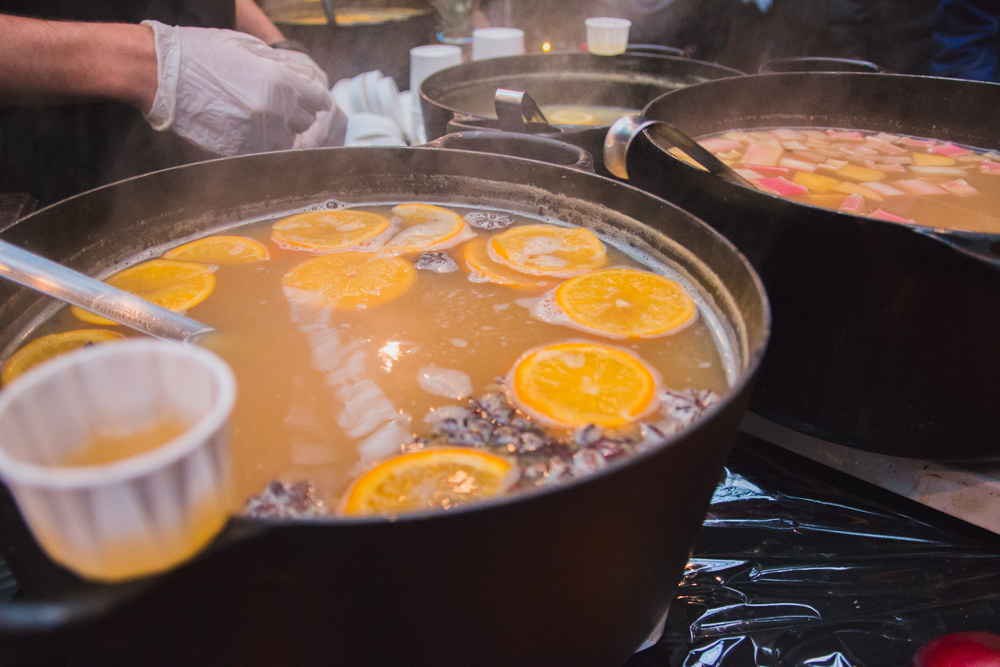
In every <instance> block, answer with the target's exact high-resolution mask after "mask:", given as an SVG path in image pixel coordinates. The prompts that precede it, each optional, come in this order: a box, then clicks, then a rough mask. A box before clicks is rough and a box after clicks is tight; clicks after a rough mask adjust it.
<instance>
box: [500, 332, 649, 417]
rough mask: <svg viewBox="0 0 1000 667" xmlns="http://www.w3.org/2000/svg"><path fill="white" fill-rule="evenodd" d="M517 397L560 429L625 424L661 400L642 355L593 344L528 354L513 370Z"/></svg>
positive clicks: (559, 347)
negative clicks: (639, 356) (640, 357)
mask: <svg viewBox="0 0 1000 667" xmlns="http://www.w3.org/2000/svg"><path fill="white" fill-rule="evenodd" d="M511 376H512V378H511V385H512V386H513V387H514V394H515V398H516V399H517V400H518V401H519V402H520V403H521V404H522V405H523V406H524V407H526V408H527V409H528V410H529V411H530V412H531V413H533V414H534V415H535V416H537V417H539V418H541V419H543V420H547V421H551V422H553V423H555V424H558V425H561V426H569V427H577V426H586V425H588V424H596V425H598V426H603V427H606V428H615V427H618V426H624V425H625V424H628V423H630V422H633V421H635V420H636V419H638V418H639V417H641V416H642V415H643V414H644V413H645V412H646V410H647V409H648V408H649V407H650V406H651V405H652V403H653V400H654V398H655V396H656V379H655V378H654V376H653V373H652V371H650V370H649V368H648V367H647V366H646V364H645V363H644V362H643V361H641V360H640V359H639V358H638V357H636V356H635V355H633V354H632V353H630V352H626V351H625V350H620V349H618V348H614V347H606V346H604V345H596V344H593V343H559V344H557V345H549V346H547V347H542V348H538V349H536V350H533V351H531V352H529V353H528V354H526V355H525V356H523V357H522V358H521V359H520V360H519V361H518V362H517V364H516V365H515V366H514V369H513V371H511Z"/></svg>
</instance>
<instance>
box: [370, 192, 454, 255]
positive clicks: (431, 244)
mask: <svg viewBox="0 0 1000 667" xmlns="http://www.w3.org/2000/svg"><path fill="white" fill-rule="evenodd" d="M392 214H393V215H396V216H399V218H400V219H402V221H403V229H402V230H400V231H399V232H397V233H396V234H394V235H393V237H392V238H391V239H389V240H388V241H386V242H385V245H383V246H382V247H381V248H379V252H380V253H382V254H387V255H405V254H409V253H417V252H426V251H428V250H437V249H440V248H447V247H449V246H451V245H452V244H453V243H455V242H458V241H460V240H461V239H462V238H464V235H462V232H463V231H465V230H466V224H465V220H464V219H463V218H462V216H460V215H459V214H458V213H455V212H454V211H449V210H448V209H446V208H441V207H440V206H433V205H432V204H400V205H399V206H394V207H393V208H392Z"/></svg>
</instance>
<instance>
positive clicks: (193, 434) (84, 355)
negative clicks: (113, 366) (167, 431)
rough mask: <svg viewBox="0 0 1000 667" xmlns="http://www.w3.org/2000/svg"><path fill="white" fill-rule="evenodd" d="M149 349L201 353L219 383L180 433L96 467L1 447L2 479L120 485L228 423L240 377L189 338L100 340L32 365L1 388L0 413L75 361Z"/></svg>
mask: <svg viewBox="0 0 1000 667" xmlns="http://www.w3.org/2000/svg"><path fill="white" fill-rule="evenodd" d="M145 352H156V353H161V352H163V353H166V354H171V355H175V356H177V355H180V356H186V357H188V358H197V360H198V362H199V363H201V364H202V365H204V366H207V367H208V368H209V370H210V371H211V372H212V375H213V377H214V379H215V382H216V384H217V392H216V396H215V400H214V402H213V404H212V406H211V407H210V408H209V409H208V411H206V412H205V414H204V415H202V416H201V417H200V418H199V419H198V420H197V421H196V422H195V423H194V424H193V425H191V426H190V427H189V428H187V429H186V430H185V431H184V432H183V433H182V434H181V435H179V436H177V437H176V438H174V439H173V440H170V441H168V442H166V443H164V444H163V445H161V446H159V447H157V448H156V449H154V450H152V451H149V452H145V453H142V454H137V455H135V456H130V457H128V458H124V459H121V460H119V461H114V462H113V463H104V464H100V465H92V466H48V465H43V464H40V463H32V462H29V461H23V460H21V459H18V458H16V457H14V456H13V455H11V454H9V453H7V451H6V450H5V449H3V447H0V478H3V479H4V480H6V481H10V482H15V483H18V484H23V485H26V486H32V487H38V488H46V489H53V490H59V489H81V488H91V487H97V486H105V485H109V484H116V483H120V482H123V481H126V480H131V479H136V478H139V477H143V476H145V475H149V474H151V473H155V472H157V471H158V470H162V469H163V468H165V467H167V466H168V465H170V464H172V463H174V462H176V461H177V460H179V459H181V458H182V457H184V456H186V455H187V454H189V453H191V452H192V451H194V450H196V449H198V448H199V447H201V446H202V445H203V444H204V443H205V442H207V441H208V440H209V439H210V438H211V437H212V436H213V435H214V434H215V433H216V432H217V431H218V430H219V429H220V428H221V427H222V426H224V425H225V424H226V422H227V421H228V419H229V415H230V413H231V412H232V409H233V404H234V403H235V401H236V378H235V376H234V375H233V371H232V369H231V368H230V367H229V365H228V364H226V362H225V361H223V360H222V359H221V358H220V357H219V356H218V355H216V354H215V353H213V352H211V351H209V350H206V349H204V348H198V347H194V346H193V345H192V344H190V343H168V342H166V341H160V340H134V341H123V342H121V343H115V344H113V345H102V346H100V347H96V348H93V349H88V350H80V351H79V352H77V353H75V354H72V355H67V356H65V357H62V358H57V359H53V360H51V361H48V362H46V363H45V364H44V365H43V366H40V367H39V368H37V369H32V370H31V371H29V372H28V373H25V375H24V376H23V377H21V378H19V379H18V381H17V382H16V383H13V384H12V385H11V386H10V387H9V388H7V389H4V390H3V391H2V392H0V414H3V413H4V412H6V411H7V410H8V409H10V405H11V403H13V402H14V401H15V400H18V398H19V396H20V395H21V394H24V393H25V392H27V391H28V389H29V388H31V387H34V386H36V385H39V384H42V383H44V382H46V381H48V380H49V379H50V378H52V377H53V376H55V375H59V374H60V373H64V372H66V371H67V370H69V369H70V368H73V367H74V366H78V365H82V364H90V363H96V362H97V361H98V360H100V359H103V358H106V357H112V356H117V355H121V354H124V353H130V354H131V353H136V354H142V353H145Z"/></svg>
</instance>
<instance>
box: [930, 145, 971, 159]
mask: <svg viewBox="0 0 1000 667" xmlns="http://www.w3.org/2000/svg"><path fill="white" fill-rule="evenodd" d="M928 150H929V152H931V153H937V154H938V155H944V156H945V157H954V156H956V155H965V154H966V153H971V152H972V151H970V150H969V149H968V148H962V147H961V146H956V145H955V144H953V143H951V142H949V143H946V144H941V145H940V146H934V147H933V148H930V149H928Z"/></svg>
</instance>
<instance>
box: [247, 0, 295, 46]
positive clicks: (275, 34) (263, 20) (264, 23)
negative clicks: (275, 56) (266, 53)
mask: <svg viewBox="0 0 1000 667" xmlns="http://www.w3.org/2000/svg"><path fill="white" fill-rule="evenodd" d="M236 29H237V30H239V31H240V32H245V33H247V34H248V35H253V36H254V37H256V38H258V39H261V40H263V41H264V43H266V44H274V43H275V42H282V41H284V40H285V36H284V35H282V34H281V31H280V30H278V26H276V25H274V23H272V22H271V19H269V18H267V14H265V13H264V10H263V9H261V8H260V7H259V6H257V3H256V2H254V0H236Z"/></svg>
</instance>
